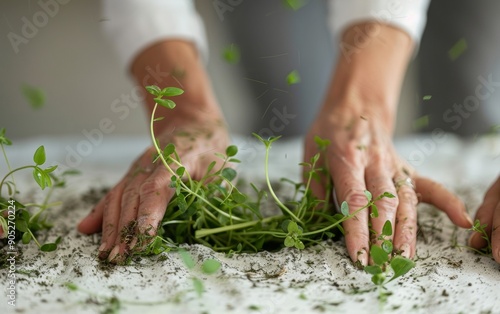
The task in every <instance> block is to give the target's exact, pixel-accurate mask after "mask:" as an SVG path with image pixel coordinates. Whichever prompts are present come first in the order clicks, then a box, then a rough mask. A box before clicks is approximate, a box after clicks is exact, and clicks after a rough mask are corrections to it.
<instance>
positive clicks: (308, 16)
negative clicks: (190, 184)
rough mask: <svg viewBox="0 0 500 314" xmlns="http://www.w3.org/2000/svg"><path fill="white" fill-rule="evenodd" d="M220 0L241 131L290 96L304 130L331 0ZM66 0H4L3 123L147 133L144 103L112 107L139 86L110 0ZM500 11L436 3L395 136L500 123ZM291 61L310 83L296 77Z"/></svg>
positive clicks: (17, 128) (221, 66)
mask: <svg viewBox="0 0 500 314" xmlns="http://www.w3.org/2000/svg"><path fill="white" fill-rule="evenodd" d="M42 1H43V2H45V1H44V0H42ZM220 1H222V2H223V3H226V4H227V5H229V6H230V7H231V10H228V11H226V12H224V13H223V14H220V11H219V12H218V11H217V9H215V8H214V3H215V1H212V0H210V1H208V0H198V1H196V6H197V10H198V12H199V14H200V15H201V16H202V18H203V20H204V22H205V26H206V31H207V35H208V42H209V48H210V51H209V60H208V62H207V69H208V71H209V74H210V76H211V78H212V84H213V86H214V88H215V91H216V94H217V96H218V99H219V101H220V104H221V106H222V107H223V110H224V113H225V116H226V119H227V121H228V124H229V127H230V129H231V131H232V132H233V133H237V134H243V135H248V134H250V132H255V131H259V130H263V129H265V128H269V123H270V122H269V119H271V118H272V116H273V114H272V112H273V110H278V111H283V108H285V107H286V111H287V113H289V114H293V115H296V116H297V118H294V119H293V121H292V122H291V123H289V124H288V125H286V127H285V128H284V129H283V130H280V131H279V132H278V133H277V134H276V135H278V134H285V135H290V136H295V135H300V134H304V133H305V132H306V130H307V128H308V126H309V124H310V123H311V121H312V119H313V118H314V115H315V112H316V110H317V108H318V106H319V105H320V103H321V101H322V99H323V95H324V89H325V86H326V84H327V83H328V79H329V75H330V73H331V69H332V65H333V62H334V60H335V58H336V53H335V51H336V48H335V47H334V44H333V43H334V42H336V39H335V38H332V36H331V34H330V33H329V31H328V26H327V16H328V10H327V9H328V5H327V3H326V1H320V0H317V1H312V0H310V1H303V2H301V1H298V2H297V1H293V2H294V3H301V6H300V7H298V8H295V9H296V10H294V9H292V8H290V7H289V6H287V5H286V4H285V2H286V1H282V0H275V1H270V0H252V1H248V0H242V1H239V2H238V1H231V2H227V1H225V0H220ZM60 2H61V3H64V2H66V4H61V5H60V8H59V11H58V12H57V14H55V15H54V16H53V17H49V18H48V19H47V21H46V22H45V23H41V22H44V21H43V17H41V16H40V14H39V12H40V11H41V10H42V9H41V7H40V5H39V2H38V1H24V0H23V1H21V0H2V1H0V12H1V16H0V35H1V36H0V56H1V58H0V106H1V112H0V128H1V127H5V128H7V133H8V135H9V137H11V138H14V139H17V138H26V137H33V136H43V135H76V136H81V137H82V138H84V137H83V136H84V135H83V134H84V132H85V131H86V130H87V131H88V130H91V129H94V128H98V127H99V123H100V121H101V120H102V119H103V118H106V119H109V120H111V121H112V123H113V125H114V129H113V131H112V132H111V134H112V135H122V136H123V135H138V134H141V135H145V134H147V130H148V128H147V117H146V115H145V113H144V111H143V110H142V108H141V107H140V106H138V107H137V108H132V109H131V110H130V114H129V115H128V117H127V118H126V119H123V120H122V119H120V118H119V114H118V113H116V112H113V111H112V110H111V104H112V103H113V102H114V101H117V100H120V99H122V97H123V95H125V96H126V95H130V93H131V91H132V88H133V82H132V81H131V79H130V77H129V76H128V74H127V72H126V69H125V68H124V66H123V65H122V64H120V63H119V62H118V60H117V58H116V56H115V54H114V51H113V47H112V44H111V43H110V40H109V38H106V37H105V35H104V34H103V32H102V30H101V25H102V23H106V17H105V16H102V14H101V12H100V3H99V2H100V1H97V0H93V1H82V0H72V1H71V0H65V1H62V0H61V1H60ZM230 3H232V4H230ZM498 12H500V1H495V0H480V1H466V0H459V1H456V0H440V1H433V2H432V3H431V5H430V9H429V21H428V24H427V28H426V31H425V34H424V37H423V39H422V42H421V45H420V49H419V55H418V57H417V58H416V59H414V60H413V61H412V63H411V65H410V66H409V69H408V72H407V75H406V79H405V82H404V86H403V91H402V94H401V100H400V107H399V108H400V109H399V113H398V116H399V117H398V125H397V130H396V136H402V135H406V134H409V133H412V132H415V131H419V132H421V131H428V132H429V131H433V130H435V129H436V128H441V129H444V130H446V131H453V132H456V133H458V134H460V135H464V136H474V135H475V134H478V133H483V132H488V131H489V130H491V129H493V128H494V127H495V126H498V125H499V124H500V121H499V120H500V104H499V103H500V92H499V91H498V89H500V61H499V60H500V40H498V38H499V34H500V19H498ZM37 14H38V16H37ZM34 18H39V19H40V21H41V22H40V23H41V24H43V26H41V27H37V28H36V32H34V33H33V34H30V37H31V38H24V37H23V39H20V38H19V37H15V36H14V35H12V33H15V34H17V35H21V34H22V33H21V31H22V28H23V26H24V25H25V24H26V20H28V21H31V22H32V21H33V19H34ZM9 34H10V35H9ZM13 36H14V37H13ZM12 41H14V42H15V41H20V42H18V44H17V45H12ZM231 44H235V45H237V46H238V47H239V49H240V51H241V58H240V61H239V62H238V63H236V64H231V63H230V62H227V61H226V60H224V58H223V57H222V55H223V52H224V49H226V47H228V46H229V45H231ZM292 70H297V71H298V73H299V75H300V83H298V84H295V85H288V84H287V82H286V77H287V74H288V73H290V72H291V71H292ZM24 85H29V86H34V87H37V88H40V89H41V90H43V92H44V93H45V96H46V101H45V105H44V106H43V107H42V108H39V109H33V108H32V107H31V106H30V105H29V104H28V102H27V100H26V98H25V96H23V92H22V86H24ZM481 86H482V87H481ZM273 132H274V131H273Z"/></svg>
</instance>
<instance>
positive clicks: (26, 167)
mask: <svg viewBox="0 0 500 314" xmlns="http://www.w3.org/2000/svg"><path fill="white" fill-rule="evenodd" d="M28 168H36V166H31V165H30V166H23V167H19V168H16V169H14V170H11V171H9V173H7V174H6V175H5V177H3V179H2V181H1V182H0V192H1V191H2V188H3V184H4V183H5V180H6V179H7V178H8V177H9V176H11V175H12V174H13V173H14V172H17V171H20V170H23V169H28Z"/></svg>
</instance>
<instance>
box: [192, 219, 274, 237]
mask: <svg viewBox="0 0 500 314" xmlns="http://www.w3.org/2000/svg"><path fill="white" fill-rule="evenodd" d="M278 218H283V216H282V215H280V216H271V217H267V218H264V219H262V220H253V221H247V222H242V223H239V224H235V225H229V226H223V227H218V228H212V229H199V230H196V232H195V235H194V236H195V238H202V237H205V236H207V235H211V234H215V233H221V232H225V231H230V230H237V229H242V228H248V227H251V226H254V225H256V224H258V223H267V222H269V221H272V220H274V219H278Z"/></svg>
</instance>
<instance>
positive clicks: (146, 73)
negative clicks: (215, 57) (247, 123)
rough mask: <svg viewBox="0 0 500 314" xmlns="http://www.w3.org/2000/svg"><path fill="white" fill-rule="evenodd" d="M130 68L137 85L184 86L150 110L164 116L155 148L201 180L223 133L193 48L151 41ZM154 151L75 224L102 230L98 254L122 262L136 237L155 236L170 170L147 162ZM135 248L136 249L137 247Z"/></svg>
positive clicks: (149, 103)
mask: <svg viewBox="0 0 500 314" xmlns="http://www.w3.org/2000/svg"><path fill="white" fill-rule="evenodd" d="M153 69H154V73H153V72H152V71H153ZM131 72H132V74H133V75H134V77H135V79H136V81H137V82H138V84H139V86H145V85H151V84H155V85H159V86H160V87H162V88H163V87H170V86H175V87H180V88H182V89H183V90H184V94H182V95H181V96H176V97H175V99H174V100H175V102H176V103H177V106H176V107H175V108H174V109H173V110H170V109H166V108H163V107H160V108H159V109H158V111H157V112H156V115H155V116H156V117H165V119H163V120H161V121H157V122H155V124H154V128H155V134H156V138H157V139H158V140H159V141H160V147H162V148H163V147H165V146H166V145H167V144H168V143H173V144H174V145H175V146H176V151H177V153H178V154H179V156H180V158H181V162H182V163H183V164H184V166H185V167H186V170H187V171H188V172H189V174H190V175H191V177H192V178H193V179H195V180H196V179H201V177H202V175H203V174H204V173H205V171H206V169H207V168H208V165H209V164H210V163H211V162H212V161H216V162H221V160H220V159H219V158H216V157H215V156H214V153H215V152H221V153H223V152H224V151H225V149H226V147H227V145H228V143H229V139H228V138H229V137H228V134H227V131H226V129H225V126H224V125H225V124H224V119H223V117H222V113H221V111H220V108H219V106H218V104H217V101H216V99H215V96H214V94H213V92H212V88H211V86H210V82H209V79H208V77H207V75H206V72H205V69H204V67H203V64H202V63H201V61H200V59H199V58H198V54H197V51H196V48H195V47H194V46H193V44H192V43H190V42H187V41H183V40H166V41H163V42H158V43H155V44H154V45H152V46H150V47H147V48H146V49H144V50H143V51H142V52H141V53H140V54H139V55H138V56H137V57H136V58H135V60H134V62H133V63H132V66H131ZM152 80H157V81H152ZM144 91H145V90H144ZM154 106H155V101H154V100H153V97H152V96H151V95H147V98H146V107H147V108H148V109H149V113H151V112H152V110H153V107H154ZM155 155H156V150H155V149H154V148H152V147H151V148H149V149H148V150H146V152H144V153H143V154H142V155H141V156H140V157H139V158H138V159H137V161H136V162H134V164H133V165H132V167H131V168H130V169H129V171H128V173H127V174H126V175H125V177H124V178H123V179H122V180H121V181H120V182H119V183H118V184H117V185H116V186H115V187H114V188H113V189H112V190H111V191H110V192H109V193H108V194H107V195H106V196H105V197H104V198H103V199H102V200H101V201H100V202H99V203H98V204H97V206H96V207H95V208H94V209H93V210H92V212H91V213H90V214H89V215H88V216H87V217H86V218H85V219H83V220H82V221H81V222H80V224H79V225H78V230H79V231H80V232H83V233H86V234H90V233H96V232H99V231H100V230H102V240H101V246H100V247H99V258H101V259H106V258H107V259H108V261H110V262H113V263H122V262H124V260H125V258H126V257H127V254H128V253H129V252H130V250H131V249H133V248H134V246H136V244H137V242H138V240H137V236H138V235H149V236H151V235H155V234H156V230H157V228H158V224H159V223H160V222H161V220H162V218H163V216H164V213H165V210H166V207H167V204H168V202H169V201H170V199H171V198H172V195H173V191H172V189H171V188H170V187H169V185H170V183H171V182H170V178H171V174H170V173H169V172H168V171H167V170H166V168H165V167H164V166H163V164H162V163H161V162H160V161H158V162H156V163H154V164H153V163H152V161H153V158H154V156H155ZM136 249H138V250H139V249H141V247H140V245H138V247H137V248H136Z"/></svg>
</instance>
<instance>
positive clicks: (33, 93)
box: [22, 85, 45, 109]
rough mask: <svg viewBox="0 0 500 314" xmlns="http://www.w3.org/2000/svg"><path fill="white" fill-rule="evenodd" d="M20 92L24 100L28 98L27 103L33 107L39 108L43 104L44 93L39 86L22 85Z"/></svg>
mask: <svg viewBox="0 0 500 314" xmlns="http://www.w3.org/2000/svg"><path fill="white" fill-rule="evenodd" d="M22 92H23V95H24V97H26V100H28V103H29V104H30V105H31V107H33V108H34V109H39V108H41V107H43V105H45V94H44V92H43V91H42V90H41V89H40V88H36V87H33V86H29V85H24V86H23V87H22Z"/></svg>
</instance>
